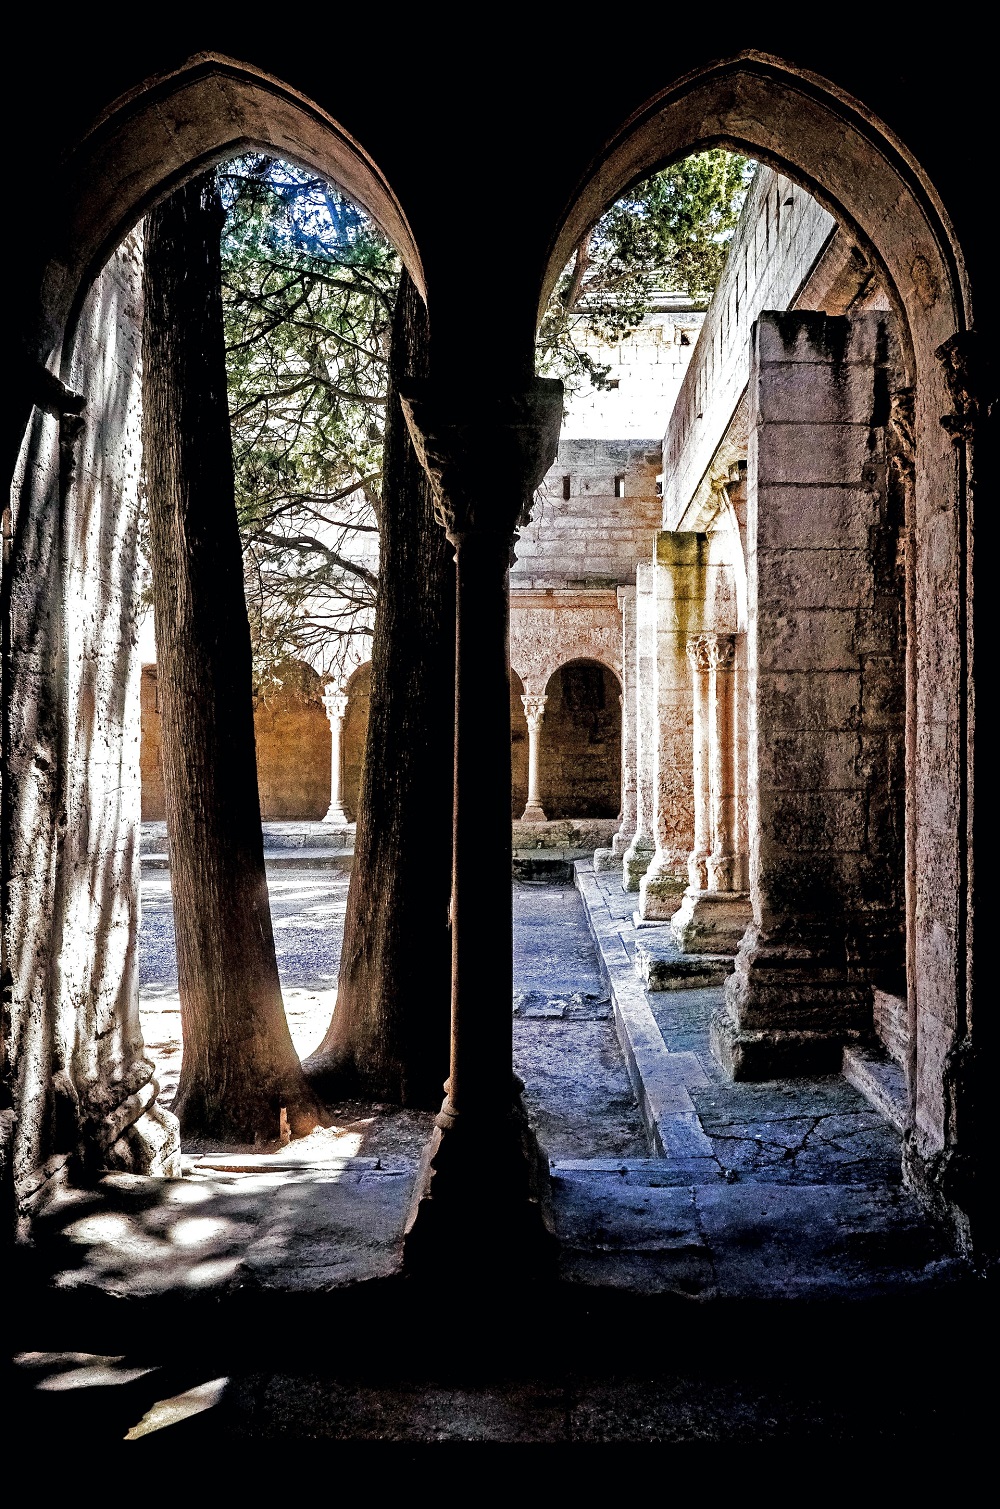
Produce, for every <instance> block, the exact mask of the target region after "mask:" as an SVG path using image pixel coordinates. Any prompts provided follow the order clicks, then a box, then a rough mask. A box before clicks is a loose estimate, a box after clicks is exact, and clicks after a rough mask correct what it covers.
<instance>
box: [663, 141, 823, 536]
mask: <svg viewBox="0 0 1000 1509" xmlns="http://www.w3.org/2000/svg"><path fill="white" fill-rule="evenodd" d="M835 229H836V221H835V220H834V218H833V216H832V215H829V214H828V213H827V211H826V210H824V209H823V208H822V206H821V205H819V204H817V202H816V200H815V199H813V198H812V196H811V195H810V194H807V193H806V192H805V190H804V189H801V188H799V187H798V185H797V184H794V183H792V181H791V180H790V179H788V178H785V177H783V176H782V175H781V174H780V173H773V172H772V171H771V170H770V169H769V168H762V169H761V170H760V171H759V172H758V174H757V177H756V178H755V179H754V182H753V184H752V185H751V188H750V192H749V194H748V195H747V202H746V204H745V205H744V208H743V214H742V216H741V218H740V223H739V225H738V227H737V230H736V234H735V236H734V237H733V244H732V247H731V249H730V253H729V258H728V260H727V262H726V267H725V271H724V273H723V275H722V279H721V281H720V283H719V286H718V288H717V289H716V291H715V296H714V297H713V299H712V303H711V305H710V306H709V310H708V313H707V315H706V316H705V323H704V325H703V326H702V331H701V335H700V337H699V339H698V344H697V346H696V347H695V351H694V355H693V357H692V359H691V363H690V365H689V367H688V369H687V372H686V374H685V377H684V382H683V384H682V386H681V390H680V392H679V394H678V397H677V402H676V403H675V405H674V408H673V411H672V413H671V415H670V423H669V425H668V426H667V433H666V436H665V438H664V442H663V472H664V496H663V525H664V528H665V529H673V528H675V527H676V526H677V525H678V523H679V522H680V519H681V517H682V516H683V514H684V511H685V510H686V508H687V506H688V503H689V502H690V499H691V498H692V496H693V495H694V493H695V491H696V489H697V487H698V484H699V482H700V481H701V479H702V477H703V476H704V475H705V473H706V471H707V470H708V468H709V466H710V464H711V462H712V460H713V457H714V456H715V453H716V450H717V449H718V446H719V442H720V440H721V439H722V436H723V435H724V434H725V432H726V430H727V428H728V427H729V423H730V420H731V417H732V415H733V413H734V412H735V410H736V408H737V405H738V404H739V401H740V398H741V396H742V394H743V392H744V389H745V388H746V386H747V382H748V380H749V375H750V332H751V329H752V326H753V322H754V320H755V319H756V318H757V316H758V315H759V314H760V312H761V310H764V309H788V308H790V307H791V305H792V304H793V303H794V302H795V299H796V296H797V295H798V293H799V291H800V289H801V288H802V286H803V284H804V283H805V281H806V279H807V278H808V276H809V274H810V273H811V271H812V269H813V267H814V265H815V263H816V261H817V259H818V258H819V256H820V255H821V253H822V251H823V249H824V247H825V246H826V244H827V242H829V240H830V239H831V237H832V236H833V234H834V232H835ZM688 527H689V526H688Z"/></svg>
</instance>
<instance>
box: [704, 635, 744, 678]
mask: <svg viewBox="0 0 1000 1509" xmlns="http://www.w3.org/2000/svg"><path fill="white" fill-rule="evenodd" d="M705 640H706V644H705V653H706V655H707V656H708V663H709V666H710V667H711V669H712V670H714V671H728V670H730V669H731V667H732V666H733V665H734V664H735V662H736V635H735V634H707V635H706V636H705Z"/></svg>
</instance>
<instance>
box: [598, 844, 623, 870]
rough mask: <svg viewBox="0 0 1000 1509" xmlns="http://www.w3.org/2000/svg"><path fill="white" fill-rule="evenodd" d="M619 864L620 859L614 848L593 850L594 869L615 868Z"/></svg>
mask: <svg viewBox="0 0 1000 1509" xmlns="http://www.w3.org/2000/svg"><path fill="white" fill-rule="evenodd" d="M620 864H621V859H620V858H619V857H618V855H617V854H616V853H615V851H614V849H595V850H594V869H595V870H617V869H618V867H619V865H620Z"/></svg>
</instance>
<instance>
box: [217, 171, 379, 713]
mask: <svg viewBox="0 0 1000 1509" xmlns="http://www.w3.org/2000/svg"><path fill="white" fill-rule="evenodd" d="M219 180H220V188H221V190H222V195H223V202H224V204H225V207H226V225H225V229H224V232H223V238H222V277H223V307H224V315H225V327H226V354H227V366H228V378H229V405H230V421H231V425H232V436H233V463H234V471H235V478H236V500H237V512H238V516H239V524H240V532H241V536H242V539H243V547H244V559H245V563H246V588H247V605H248V608H249V611H250V619H251V628H252V632H253V640H254V647H255V655H256V661H257V665H256V671H257V678H258V682H259V683H262V684H266V683H267V681H268V680H269V679H271V677H272V675H273V673H274V671H275V668H276V667H277V666H279V665H280V664H281V662H282V661H284V660H286V659H287V658H288V657H289V656H300V657H303V658H305V659H306V660H308V661H310V662H311V663H312V664H314V665H315V666H316V667H317V669H319V670H321V671H322V672H323V673H328V672H333V671H334V670H335V669H336V668H337V665H338V662H339V661H340V660H341V659H342V652H343V651H344V650H345V648H346V646H347V642H348V641H349V640H350V639H351V637H352V636H354V635H357V634H359V633H361V634H365V633H370V631H371V626H372V621H373V615H374V609H375V597H376V590H377V534H378V509H379V502H380V488H381V471H382V440H383V434H384V428H385V400H386V362H387V357H388V338H389V325H390V321H391V317H392V309H393V303H394V300H395V293H396V287H397V284H398V279H399V262H398V258H397V256H396V254H395V251H394V250H393V248H392V247H391V246H390V245H389V243H388V242H387V241H386V240H385V239H384V238H383V237H382V236H381V235H380V234H379V233H378V231H377V230H376V229H375V227H374V226H373V225H372V224H371V222H370V221H369V220H368V219H367V217H366V216H365V215H364V214H363V213H362V212H361V211H360V210H359V209H358V208H357V207H356V206H355V205H354V204H352V203H351V202H350V200H348V199H345V198H344V197H343V196H342V195H341V194H340V193H339V192H338V191H337V190H336V189H334V188H333V187H332V186H331V185H330V184H328V183H326V182H325V181H324V180H323V179H319V178H316V177H314V176H312V175H310V174H308V173H305V172H302V171H300V170H299V169H297V168H293V167H291V166H289V165H288V164H287V163H284V162H278V161H275V160H274V159H272V158H267V157H261V156H253V157H245V158H241V159H239V160H238V161H236V162H233V163H229V164H227V165H226V166H225V167H224V168H222V169H220V170H219Z"/></svg>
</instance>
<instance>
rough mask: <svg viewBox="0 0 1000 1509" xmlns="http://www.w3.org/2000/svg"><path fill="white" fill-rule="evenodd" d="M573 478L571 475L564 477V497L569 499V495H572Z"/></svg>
mask: <svg viewBox="0 0 1000 1509" xmlns="http://www.w3.org/2000/svg"><path fill="white" fill-rule="evenodd" d="M572 480H573V479H572V478H571V477H564V478H563V497H564V498H565V499H569V497H570V484H571V482H572Z"/></svg>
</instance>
